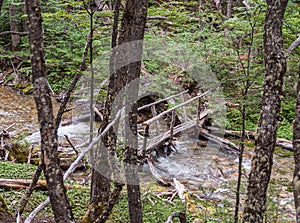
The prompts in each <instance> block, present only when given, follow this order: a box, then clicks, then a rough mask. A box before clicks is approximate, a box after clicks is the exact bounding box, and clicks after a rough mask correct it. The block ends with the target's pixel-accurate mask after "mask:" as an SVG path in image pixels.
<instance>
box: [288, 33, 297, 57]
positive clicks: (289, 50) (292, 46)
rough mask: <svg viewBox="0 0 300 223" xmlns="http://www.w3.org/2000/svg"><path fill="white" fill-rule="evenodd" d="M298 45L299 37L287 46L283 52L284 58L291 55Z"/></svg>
mask: <svg viewBox="0 0 300 223" xmlns="http://www.w3.org/2000/svg"><path fill="white" fill-rule="evenodd" d="M299 45H300V36H298V38H297V39H296V40H295V41H294V42H293V43H292V44H291V45H290V46H289V48H288V49H287V50H286V52H285V58H288V57H289V56H290V55H291V53H292V52H293V51H294V50H295V49H296V48H297V47H298V46H299Z"/></svg>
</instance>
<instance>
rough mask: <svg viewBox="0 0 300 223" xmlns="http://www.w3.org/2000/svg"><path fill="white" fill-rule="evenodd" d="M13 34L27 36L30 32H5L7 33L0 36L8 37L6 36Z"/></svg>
mask: <svg viewBox="0 0 300 223" xmlns="http://www.w3.org/2000/svg"><path fill="white" fill-rule="evenodd" d="M11 34H18V35H27V34H28V32H16V31H5V32H2V33H0V36H6V35H11Z"/></svg>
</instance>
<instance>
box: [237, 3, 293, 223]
mask: <svg viewBox="0 0 300 223" xmlns="http://www.w3.org/2000/svg"><path fill="white" fill-rule="evenodd" d="M287 2H288V0H267V5H268V7H267V12H266V17H265V26H264V61H265V67H266V71H265V81H264V92H263V96H262V105H261V114H260V120H259V124H258V130H257V133H258V136H257V139H256V141H255V151H254V155H253V158H252V166H251V172H250V176H249V181H248V192H247V200H246V204H245V209H244V214H243V222H253V223H254V222H255V223H259V222H263V217H264V213H265V210H266V194H267V188H268V183H269V180H270V175H271V170H272V164H273V153H274V147H275V143H276V133H277V123H278V118H279V113H280V103H281V99H280V98H281V97H282V84H283V77H284V75H285V73H286V59H285V56H284V53H283V51H282V50H283V49H282V48H283V38H282V21H283V17H284V12H285V9H286V5H287Z"/></svg>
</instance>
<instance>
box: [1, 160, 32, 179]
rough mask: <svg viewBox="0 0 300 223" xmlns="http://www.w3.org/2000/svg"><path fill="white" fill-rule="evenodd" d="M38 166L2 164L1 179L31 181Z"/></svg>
mask: <svg viewBox="0 0 300 223" xmlns="http://www.w3.org/2000/svg"><path fill="white" fill-rule="evenodd" d="M36 168H37V167H36V166H34V165H30V164H25V163H23V164H21V163H12V162H0V170H1V171H0V178H5V179H31V178H32V177H33V175H34V173H35V170H36Z"/></svg>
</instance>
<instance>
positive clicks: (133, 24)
mask: <svg viewBox="0 0 300 223" xmlns="http://www.w3.org/2000/svg"><path fill="white" fill-rule="evenodd" d="M147 8H148V0H127V2H126V8H125V12H124V14H123V18H122V24H125V25H128V32H127V33H125V35H124V39H128V40H129V41H136V40H143V38H144V33H145V26H146V20H147ZM130 15H132V17H133V18H132V17H130ZM126 35H128V36H126ZM128 37H129V38H128ZM134 45H135V47H133V48H131V49H130V50H131V52H130V53H131V54H135V55H138V58H139V61H138V62H134V63H131V64H130V65H129V66H128V74H127V76H128V77H127V87H128V88H127V90H126V95H125V96H126V102H125V123H126V124H125V143H126V147H125V158H124V161H125V162H126V163H129V164H131V165H128V166H126V168H125V173H126V184H127V196H128V207H129V216H130V222H131V223H142V222H143V210H142V202H141V196H140V185H139V176H138V170H137V150H138V138H137V115H138V110H137V109H138V105H137V100H138V92H139V78H140V71H141V60H142V47H143V46H142V44H140V43H135V44H134Z"/></svg>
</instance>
